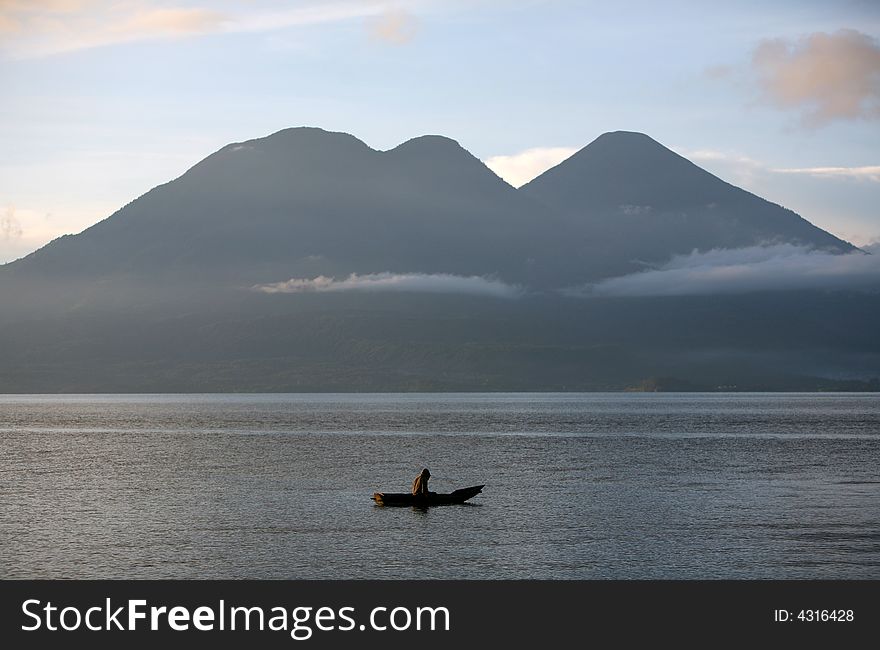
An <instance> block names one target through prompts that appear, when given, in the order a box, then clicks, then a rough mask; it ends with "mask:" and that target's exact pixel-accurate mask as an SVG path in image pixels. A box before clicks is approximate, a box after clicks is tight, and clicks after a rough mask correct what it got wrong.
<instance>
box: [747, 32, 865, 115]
mask: <svg viewBox="0 0 880 650" xmlns="http://www.w3.org/2000/svg"><path fill="white" fill-rule="evenodd" d="M752 70H753V72H754V73H755V74H756V75H757V81H758V84H759V86H760V88H761V91H762V93H763V97H764V100H765V101H767V102H769V103H771V104H773V105H775V106H778V107H780V108H784V109H795V110H799V111H801V120H802V122H803V124H804V125H806V126H810V127H818V126H823V125H825V124H828V123H830V122H833V121H835V120H852V119H877V118H878V117H880V44H878V43H877V41H876V40H875V39H873V38H872V37H871V36H869V35H867V34H863V33H861V32H858V31H856V30H854V29H841V30H839V31H836V32H834V33H832V34H827V33H823V32H816V33H813V34H809V35H807V36H804V37H802V38H800V39H798V40H797V41H793V42H792V41H788V40H785V39H770V40H765V41H762V42H761V43H760V44H759V45H758V47H757V48H756V49H755V51H754V53H753V56H752Z"/></svg>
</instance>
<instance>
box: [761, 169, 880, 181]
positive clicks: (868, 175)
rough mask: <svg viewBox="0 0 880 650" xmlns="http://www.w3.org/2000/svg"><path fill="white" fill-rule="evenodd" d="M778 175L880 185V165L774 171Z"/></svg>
mask: <svg viewBox="0 0 880 650" xmlns="http://www.w3.org/2000/svg"><path fill="white" fill-rule="evenodd" d="M771 171H773V172H775V173H777V174H802V175H807V176H813V177H816V178H847V179H852V180H857V181H871V182H872V183H880V165H874V166H868V167H797V168H789V169H773V170H771Z"/></svg>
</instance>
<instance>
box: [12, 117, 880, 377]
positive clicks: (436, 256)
mask: <svg viewBox="0 0 880 650" xmlns="http://www.w3.org/2000/svg"><path fill="white" fill-rule="evenodd" d="M767 243H774V244H780V243H784V244H795V245H797V246H804V247H808V248H814V249H819V250H822V251H830V252H833V253H846V252H849V251H852V250H854V249H853V247H852V246H851V245H850V244H848V243H846V242H844V241H842V240H840V239H838V238H836V237H834V236H833V235H831V234H829V233H827V232H825V231H823V230H821V229H819V228H817V227H815V226H813V225H812V224H810V223H809V222H807V221H806V220H804V219H803V218H801V217H800V216H798V215H796V214H795V213H793V212H791V211H790V210H786V209H784V208H782V207H780V206H778V205H775V204H773V203H770V202H768V201H766V200H764V199H761V198H759V197H757V196H755V195H753V194H750V193H748V192H746V191H744V190H741V189H739V188H737V187H734V186H733V185H730V184H728V183H726V182H724V181H722V180H721V179H719V178H717V177H715V176H713V175H711V174H709V173H708V172H706V171H704V170H702V169H700V168H699V167H697V166H696V165H694V164H692V163H691V162H689V161H687V160H686V159H684V158H682V157H681V156H679V155H677V154H675V153H673V152H672V151H670V150H669V149H666V148H665V147H663V146H662V145H660V144H658V143H657V142H655V141H654V140H652V139H651V138H649V137H648V136H646V135H642V134H638V133H628V132H615V133H608V134H605V135H603V136H601V137H599V138H598V139H597V140H595V141H594V142H592V143H591V144H589V145H588V146H586V147H585V148H583V149H582V150H580V151H579V152H578V153H576V154H575V155H573V156H572V157H570V158H569V159H567V160H565V161H563V162H562V163H560V164H559V165H557V166H556V167H554V168H553V169H550V170H548V171H547V172H545V173H544V174H542V175H541V176H539V177H538V178H536V179H534V180H533V181H532V182H530V183H528V184H526V185H525V186H523V187H522V188H520V189H519V190H517V189H514V188H513V187H511V186H510V185H509V184H507V183H506V182H504V181H503V180H501V179H500V178H498V177H497V176H496V175H495V174H494V173H492V172H491V171H490V170H489V169H488V168H487V167H486V166H485V165H484V164H483V163H482V162H480V161H479V160H478V159H477V158H475V157H474V156H473V155H471V154H470V153H469V152H468V151H466V150H465V149H464V148H462V147H461V146H460V145H459V144H458V143H457V142H455V141H454V140H451V139H449V138H446V137H442V136H438V135H427V136H422V137H418V138H414V139H412V140H409V141H407V142H405V143H403V144H401V145H399V146H397V147H395V148H393V149H389V150H387V151H378V150H375V149H373V148H371V147H369V146H367V145H366V144H365V143H363V142H361V141H360V140H358V139H357V138H355V137H353V136H351V135H348V134H345V133H334V132H328V131H324V130H321V129H315V128H293V129H285V130H283V131H279V132H277V133H274V134H272V135H270V136H267V137H264V138H258V139H254V140H248V141H244V142H238V143H233V144H229V145H227V146H225V147H223V148H222V149H220V150H219V151H217V152H215V153H213V154H211V155H210V156H208V157H207V158H205V159H204V160H202V161H201V162H199V163H198V164H196V165H195V166H193V167H192V168H191V169H189V170H188V171H187V172H186V173H184V174H183V175H182V176H180V177H179V178H177V179H175V180H173V181H171V182H168V183H165V184H163V185H160V186H158V187H156V188H154V189H152V190H150V191H149V192H147V193H146V194H144V195H143V196H141V197H139V198H137V199H135V200H134V201H132V202H131V203H129V204H128V205H126V206H124V207H122V208H121V209H120V210H118V211H117V212H115V213H114V214H112V215H111V216H109V217H108V218H107V219H105V220H103V221H101V222H100V223H97V224H95V225H94V226H92V227H91V228H88V229H87V230H85V231H83V232H82V233H80V234H78V235H72V236H64V237H61V238H59V239H57V240H55V241H53V242H51V243H49V244H47V245H46V246H44V247H43V248H41V249H40V250H38V251H35V252H34V253H32V254H31V255H28V256H27V257H24V258H22V259H20V260H17V261H15V262H12V263H9V264H6V265H3V266H0V301H2V304H3V307H4V308H3V309H2V310H0V358H2V359H3V360H4V363H3V364H2V365H0V391H6V392H41V391H50V392H51V391H61V392H71V391H72V392H90V391H98V392H104V391H109V392H115V391H171V392H175V391H196V392H198V391H238V390H245V391H260V390H262V391H298V390H536V389H537V390H550V389H552V390H573V389H578V390H595V389H602V390H607V389H612V390H616V389H621V388H627V387H632V386H654V387H656V386H679V387H680V386H691V387H695V388H702V389H706V388H707V387H708V388H712V387H714V386H716V385H722V384H723V385H731V384H736V385H738V386H740V387H742V388H746V387H749V388H754V389H775V388H787V389H798V388H807V389H815V388H831V389H833V388H835V387H841V386H845V387H849V388H853V387H858V386H860V385H861V384H858V383H852V382H850V383H845V381H850V380H852V381H856V382H857V381H860V380H858V378H859V377H872V376H877V375H878V374H880V371H878V367H880V341H878V339H877V337H876V335H875V332H876V331H877V329H878V328H880V305H878V300H877V299H876V296H874V295H873V294H865V293H859V294H855V293H851V292H844V291H838V292H827V293H823V292H818V291H812V292H811V291H788V292H778V293H775V294H773V295H769V294H762V293H760V292H757V293H754V294H749V295H743V296H680V297H668V298H614V297H607V298H602V297H595V298H591V299H589V300H583V299H577V298H573V297H571V296H570V294H568V293H566V292H567V291H568V290H569V289H570V288H572V287H579V286H581V285H589V284H590V283H592V282H595V281H597V280H600V279H602V278H608V277H612V276H618V275H621V274H628V273H632V272H634V271H639V270H642V269H644V268H645V266H646V265H656V264H661V263H663V262H665V261H667V260H669V259H670V258H672V257H673V256H675V255H680V254H687V253H691V252H692V251H694V250H699V251H708V250H710V249H723V248H738V247H747V246H753V245H755V244H767ZM352 274H356V275H355V278H357V277H363V276H366V277H367V278H379V279H380V280H382V279H384V280H388V279H389V278H390V281H398V280H399V279H400V278H403V279H404V280H406V281H409V282H411V285H410V286H411V287H412V288H410V289H409V290H407V291H397V292H381V291H360V290H358V291H339V292H332V291H331V292H308V291H306V292H297V293H295V294H293V295H291V294H288V293H283V292H282V293H266V292H262V291H255V290H254V289H255V288H257V287H258V285H266V284H272V285H274V284H276V283H285V282H287V281H288V280H291V279H294V282H299V283H301V284H300V285H296V286H301V285H302V283H305V284H306V285H308V283H309V282H314V279H315V278H319V277H320V276H323V278H322V279H321V282H323V283H324V285H326V284H327V283H328V282H331V280H328V278H335V279H336V280H345V279H346V278H349V276H351V275H352ZM475 276H479V277H475ZM430 283H433V284H430ZM480 283H483V284H480ZM492 283H494V284H492ZM429 284H430V286H433V287H435V290H434V291H426V290H425V289H424V287H426V286H429ZM309 286H310V285H309ZM437 286H441V287H447V288H446V289H443V290H441V291H436V287H437ZM464 286H467V287H473V286H477V287H485V286H489V287H490V288H492V287H496V288H497V287H499V286H500V287H502V289H501V290H495V289H492V291H489V292H488V293H487V292H485V291H484V292H483V293H482V294H480V295H474V294H472V293H469V291H468V290H458V289H456V287H464ZM419 287H422V289H420V288H419ZM504 287H507V288H506V289H503V288H504ZM510 296H516V297H515V298H510ZM658 377H660V378H664V379H663V381H659V380H657V378H658ZM830 377H834V378H836V379H833V380H831V379H829V378H830ZM829 382H831V383H829ZM835 382H836V383H835ZM841 382H843V383H841Z"/></svg>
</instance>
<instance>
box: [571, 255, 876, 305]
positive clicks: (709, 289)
mask: <svg viewBox="0 0 880 650" xmlns="http://www.w3.org/2000/svg"><path fill="white" fill-rule="evenodd" d="M869 253H874V254H869ZM793 289H851V290H855V289H858V290H878V291H880V248H876V249H872V250H869V251H868V252H864V253H863V252H860V251H856V252H853V253H848V254H845V255H836V254H833V253H828V252H825V251H820V250H815V249H810V248H807V247H803V246H795V245H792V244H777V245H773V246H754V247H750V248H739V249H715V250H711V251H707V252H705V253H700V252H696V251H694V252H693V253H691V254H689V255H680V256H677V257H674V258H673V259H672V260H670V261H669V262H667V263H666V264H663V265H662V266H660V267H658V268H656V269H651V270H648V271H642V272H639V273H632V274H630V275H623V276H619V277H615V278H608V279H606V280H602V281H600V282H597V283H595V284H593V285H589V286H586V287H579V288H573V289H568V290H566V291H565V292H564V293H566V294H567V295H572V296H578V297H591V296H630V297H635V296H687V295H711V294H724V293H728V294H729V293H749V292H755V291H784V290H793Z"/></svg>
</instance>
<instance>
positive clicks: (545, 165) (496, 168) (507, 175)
mask: <svg viewBox="0 0 880 650" xmlns="http://www.w3.org/2000/svg"><path fill="white" fill-rule="evenodd" d="M576 151H577V149H576V148H574V147H535V148H533V149H526V150H525V151H521V152H519V153H515V154H512V155H510V156H491V157H490V158H486V160H484V161H483V162H484V163H485V165H486V167H488V168H489V169H491V170H492V171H493V172H495V173H496V174H498V176H500V177H501V178H503V179H504V180H505V181H507V182H508V183H510V184H511V185H513V186H514V187H521V186H523V185H525V184H526V183H528V182H529V181H530V180H532V179H533V178H536V177H537V176H540V175H541V174H543V173H544V172H545V171H547V170H548V169H550V168H551V167H555V166H556V165H558V164H559V163H561V162H562V161H563V160H565V159H566V158H568V157H570V156H571V155H572V154H574V153H575V152H576Z"/></svg>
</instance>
